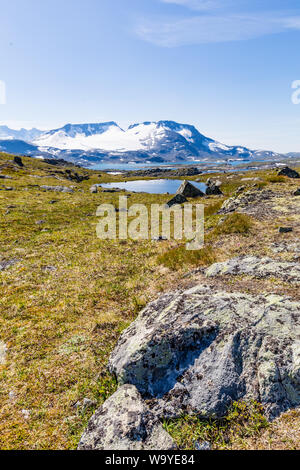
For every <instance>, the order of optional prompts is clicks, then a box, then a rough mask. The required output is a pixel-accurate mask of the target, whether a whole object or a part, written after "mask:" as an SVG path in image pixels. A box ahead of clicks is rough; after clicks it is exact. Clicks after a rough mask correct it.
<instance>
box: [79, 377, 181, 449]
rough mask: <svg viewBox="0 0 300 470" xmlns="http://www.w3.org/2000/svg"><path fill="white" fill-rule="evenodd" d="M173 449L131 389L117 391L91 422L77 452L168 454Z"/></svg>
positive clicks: (154, 417)
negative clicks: (150, 452) (145, 451)
mask: <svg viewBox="0 0 300 470" xmlns="http://www.w3.org/2000/svg"><path fill="white" fill-rule="evenodd" d="M175 448H176V446H175V444H174V441H173V440H172V438H171V436H170V435H169V434H168V433H167V432H166V431H165V430H164V429H163V427H162V425H161V423H160V421H159V420H158V418H157V417H156V416H155V415H154V414H153V413H152V412H151V411H150V409H149V408H148V407H147V406H146V404H145V403H144V402H143V400H142V398H141V395H140V394H139V392H138V391H137V389H136V388H135V387H134V386H133V385H124V386H123V387H121V388H119V390H117V391H116V392H115V393H114V394H113V395H112V396H111V397H110V398H109V399H108V400H106V402H105V403H104V404H103V405H102V406H101V407H100V408H99V409H98V410H97V411H96V413H95V414H94V415H93V416H92V418H91V419H90V421H89V423H88V426H87V428H86V430H85V431H84V433H83V435H82V437H81V440H80V442H79V445H78V449H79V450H171V449H175Z"/></svg>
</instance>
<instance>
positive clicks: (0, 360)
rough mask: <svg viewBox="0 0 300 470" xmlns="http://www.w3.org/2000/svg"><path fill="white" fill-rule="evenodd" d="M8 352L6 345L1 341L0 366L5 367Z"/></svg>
mask: <svg viewBox="0 0 300 470" xmlns="http://www.w3.org/2000/svg"><path fill="white" fill-rule="evenodd" d="M6 351H7V346H6V344H5V343H3V341H1V340H0V366H4V364H5V363H6Z"/></svg>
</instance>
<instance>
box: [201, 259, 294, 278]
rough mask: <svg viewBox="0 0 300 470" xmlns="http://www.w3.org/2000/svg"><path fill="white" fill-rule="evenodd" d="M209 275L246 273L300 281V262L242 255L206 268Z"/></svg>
mask: <svg viewBox="0 0 300 470" xmlns="http://www.w3.org/2000/svg"><path fill="white" fill-rule="evenodd" d="M205 273H206V276H207V277H215V276H224V275H232V276H240V275H241V274H246V275H249V276H255V277H258V278H266V277H278V278H280V279H283V280H284V281H286V282H300V264H299V263H293V262H288V261H276V260H273V259H271V258H267V257H266V258H258V257H256V256H241V257H237V258H232V259H230V260H228V261H224V262H222V263H215V264H213V265H212V266H210V267H209V268H208V269H207V270H206V272H205Z"/></svg>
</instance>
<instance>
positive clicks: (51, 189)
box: [40, 185, 74, 193]
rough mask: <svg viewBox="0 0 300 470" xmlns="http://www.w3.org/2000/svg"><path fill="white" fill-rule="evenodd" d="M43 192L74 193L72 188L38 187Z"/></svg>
mask: <svg viewBox="0 0 300 470" xmlns="http://www.w3.org/2000/svg"><path fill="white" fill-rule="evenodd" d="M40 188H41V189H44V190H45V191H55V192H57V193H74V191H73V189H72V188H68V187H67V186H46V185H43V186H41V187H40Z"/></svg>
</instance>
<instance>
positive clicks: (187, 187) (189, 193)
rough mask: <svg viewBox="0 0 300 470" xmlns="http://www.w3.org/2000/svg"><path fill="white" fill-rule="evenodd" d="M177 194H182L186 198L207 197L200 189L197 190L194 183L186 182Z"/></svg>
mask: <svg viewBox="0 0 300 470" xmlns="http://www.w3.org/2000/svg"><path fill="white" fill-rule="evenodd" d="M177 194H181V195H182V196H185V197H198V196H205V194H204V193H203V192H202V191H200V189H198V188H196V187H195V186H194V185H192V183H190V182H189V181H186V180H184V181H183V183H182V184H181V186H180V187H179V189H178V191H177V193H176V195H177Z"/></svg>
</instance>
